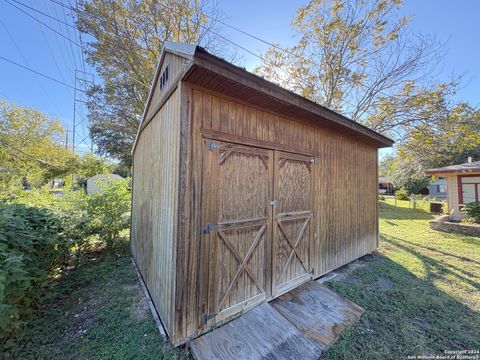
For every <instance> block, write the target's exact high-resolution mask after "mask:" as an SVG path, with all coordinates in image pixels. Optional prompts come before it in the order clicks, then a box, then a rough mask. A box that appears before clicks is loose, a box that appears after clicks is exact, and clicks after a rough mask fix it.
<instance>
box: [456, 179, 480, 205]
mask: <svg viewBox="0 0 480 360" xmlns="http://www.w3.org/2000/svg"><path fill="white" fill-rule="evenodd" d="M458 180H459V182H458V197H459V203H460V204H468V203H471V202H475V201H480V176H459V179H458Z"/></svg>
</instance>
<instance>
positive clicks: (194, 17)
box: [77, 0, 226, 164]
mask: <svg viewBox="0 0 480 360" xmlns="http://www.w3.org/2000/svg"><path fill="white" fill-rule="evenodd" d="M80 9H81V11H79V12H78V21H77V25H78V27H79V28H80V30H81V31H83V32H84V33H86V34H88V35H87V37H88V38H89V41H88V43H87V48H86V55H87V61H88V62H89V63H90V64H91V65H93V67H94V68H95V70H96V71H97V73H98V74H99V75H100V77H101V79H102V84H99V85H96V86H94V87H92V88H91V89H90V91H89V101H88V108H89V115H88V118H89V121H90V133H91V136H92V139H93V141H94V143H95V144H96V145H97V146H98V149H99V150H100V152H102V153H105V154H108V155H110V156H111V157H114V158H116V159H119V160H121V161H122V162H123V163H124V164H130V162H131V156H130V151H131V148H132V145H133V141H134V139H135V135H136V132H137V129H138V125H139V121H140V118H141V115H142V113H143V109H144V106H145V102H146V99H147V95H148V91H149V86H150V83H151V81H152V78H153V74H154V70H155V66H156V63H157V61H158V60H159V57H160V51H161V49H162V46H163V43H164V41H166V40H170V41H176V42H187V43H194V44H201V45H202V46H204V47H206V48H208V49H210V51H213V52H216V53H222V52H224V51H225V49H226V46H225V41H224V40H222V39H218V38H216V37H215V36H212V34H211V33H209V30H210V29H213V28H216V27H217V20H218V19H219V18H220V17H221V13H220V12H219V10H218V7H217V6H216V3H214V2H212V1H210V0H160V1H159V0H95V1H94V0H83V1H81V2H80ZM224 53H225V52H224Z"/></svg>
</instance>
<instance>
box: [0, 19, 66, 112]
mask: <svg viewBox="0 0 480 360" xmlns="http://www.w3.org/2000/svg"><path fill="white" fill-rule="evenodd" d="M0 24H1V25H2V27H3V29H4V30H5V31H6V33H7V35H8V37H9V38H10V40H11V41H12V43H13V45H14V46H15V48H16V49H17V51H18V53H19V54H20V56H21V57H22V59H23V61H25V64H27V66H30V64H29V62H28V60H27V58H26V57H25V55H24V54H23V52H22V50H21V49H20V46H18V44H17V42H16V41H15V38H14V37H13V36H12V34H11V33H10V31H9V30H8V28H7V26H6V25H5V23H4V22H3V21H2V19H0ZM35 79H36V80H37V82H38V84H39V86H40V88H41V89H42V91H43V92H44V93H45V95H46V96H47V98H48V99H49V100H50V102H51V103H52V104H53V106H54V107H55V108H56V109H57V111H58V112H59V113H60V109H59V107H58V105H57V104H56V103H55V102H54V101H53V99H52V97H51V96H50V94H49V93H48V91H47V90H46V89H45V88H44V87H43V84H42V82H41V81H40V79H39V78H38V77H35Z"/></svg>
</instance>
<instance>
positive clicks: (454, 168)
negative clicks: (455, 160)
mask: <svg viewBox="0 0 480 360" xmlns="http://www.w3.org/2000/svg"><path fill="white" fill-rule="evenodd" d="M472 172H480V161H475V162H471V163H465V164H459V165H451V166H445V167H442V168H436V169H429V170H427V171H425V174H427V175H439V174H448V173H460V174H463V173H472Z"/></svg>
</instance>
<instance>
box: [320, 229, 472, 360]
mask: <svg viewBox="0 0 480 360" xmlns="http://www.w3.org/2000/svg"><path fill="white" fill-rule="evenodd" d="M384 241H386V242H388V243H390V244H391V245H392V246H398V247H399V248H401V249H404V250H406V251H408V252H409V253H410V254H412V255H414V256H416V257H417V258H418V259H419V260H420V261H422V262H423V263H424V264H425V267H426V268H427V271H428V276H427V277H426V278H425V279H421V278H418V277H417V276H416V275H415V274H413V273H412V272H411V271H409V270H408V269H407V268H406V267H404V266H402V265H400V264H398V263H396V262H394V261H392V260H391V259H389V258H388V257H386V256H383V255H380V254H378V253H375V254H373V255H367V256H364V257H363V258H361V259H359V260H358V261H357V262H360V263H362V264H363V265H365V266H356V267H354V268H353V269H352V270H349V266H348V265H347V266H345V267H344V268H340V269H339V270H337V272H340V273H343V275H344V276H337V277H335V278H333V279H332V280H330V281H328V282H326V283H325V284H326V285H327V286H328V287H330V288H332V289H333V290H335V291H337V292H338V293H339V294H341V295H342V296H345V297H346V298H347V299H349V300H351V301H353V302H355V303H356V304H358V305H360V306H362V307H363V308H364V309H365V313H364V315H363V316H362V318H361V319H360V321H359V322H358V323H357V324H355V325H354V326H353V327H352V328H350V329H348V330H346V331H345V332H344V333H343V334H342V336H341V337H340V339H339V341H338V342H337V343H336V344H334V345H333V347H332V348H331V349H330V350H329V351H328V352H326V353H325V354H324V355H323V356H322V359H352V360H353V359H397V358H407V357H408V356H417V357H418V356H421V355H432V354H444V351H445V350H463V349H478V348H479V346H480V339H479V336H478V334H479V333H480V313H478V312H476V311H475V310H474V309H472V308H471V307H469V306H467V305H466V304H464V303H462V302H460V301H458V300H457V299H456V298H454V297H453V296H451V295H449V294H447V293H445V292H444V291H442V290H440V289H438V288H437V287H436V286H435V280H437V279H439V278H441V277H442V276H445V274H449V275H452V276H455V277H457V278H458V279H459V280H460V281H462V282H465V283H466V284H468V285H471V286H473V287H474V288H475V289H479V288H480V284H479V282H478V281H474V280H472V279H468V278H467V277H469V276H472V275H474V274H470V273H467V272H465V271H462V269H458V268H457V267H455V266H452V265H450V264H445V263H442V262H440V261H436V260H435V259H432V258H429V257H428V256H425V255H423V254H420V253H419V252H417V251H415V250H412V249H411V248H408V247H407V246H406V245H403V244H402V243H401V242H400V241H398V240H397V239H392V238H387V239H384ZM345 275H346V276H345ZM352 277H353V278H354V279H355V280H356V281H355V282H352V281H348V279H351V278H352ZM345 279H347V281H345ZM471 291H472V293H473V292H475V291H478V290H473V289H472V290H471Z"/></svg>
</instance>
